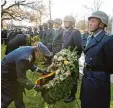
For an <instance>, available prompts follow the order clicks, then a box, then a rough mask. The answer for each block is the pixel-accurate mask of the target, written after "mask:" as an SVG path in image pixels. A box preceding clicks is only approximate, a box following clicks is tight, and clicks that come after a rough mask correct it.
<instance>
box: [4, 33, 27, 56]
mask: <svg viewBox="0 0 113 108" xmlns="http://www.w3.org/2000/svg"><path fill="white" fill-rule="evenodd" d="M26 40H27V37H26V35H24V34H17V35H16V36H14V37H13V38H12V39H10V41H9V42H8V44H7V47H6V52H5V54H6V55H7V54H8V53H10V52H11V51H13V50H15V49H17V48H19V46H25V45H26V44H27V43H26Z"/></svg>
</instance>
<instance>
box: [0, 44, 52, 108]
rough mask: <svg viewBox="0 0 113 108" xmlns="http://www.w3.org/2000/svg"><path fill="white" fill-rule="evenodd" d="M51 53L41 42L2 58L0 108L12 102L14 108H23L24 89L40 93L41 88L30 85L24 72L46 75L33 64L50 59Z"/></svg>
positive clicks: (4, 107) (5, 107)
mask: <svg viewBox="0 0 113 108" xmlns="http://www.w3.org/2000/svg"><path fill="white" fill-rule="evenodd" d="M51 56H52V53H51V52H50V51H49V50H48V48H47V47H46V46H45V45H43V44H42V43H41V42H38V43H37V46H25V47H21V48H18V49H16V50H14V51H12V52H11V53H9V54H8V55H6V56H5V57H4V59H3V60H2V62H1V108H7V107H8V105H9V104H10V103H11V102H12V101H14V103H15V107H16V108H25V105H24V102H23V91H24V88H26V89H28V90H30V89H35V90H36V91H40V90H42V89H43V87H40V86H39V85H36V84H34V83H32V82H31V81H30V80H29V79H28V78H27V77H26V71H27V70H28V69H31V70H32V71H37V72H41V73H44V74H46V73H47V72H46V71H45V70H42V69H40V68H38V67H37V66H35V65H34V64H35V62H36V61H38V62H40V61H43V60H45V57H51Z"/></svg>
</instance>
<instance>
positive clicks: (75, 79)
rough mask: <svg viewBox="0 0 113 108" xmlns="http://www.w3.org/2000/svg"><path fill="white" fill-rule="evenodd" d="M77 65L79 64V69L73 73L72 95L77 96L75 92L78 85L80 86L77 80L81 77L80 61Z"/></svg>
mask: <svg viewBox="0 0 113 108" xmlns="http://www.w3.org/2000/svg"><path fill="white" fill-rule="evenodd" d="M76 65H77V69H76V70H75V72H73V74H72V77H73V79H74V84H73V87H72V89H71V96H75V93H76V92H77V86H78V82H77V80H78V79H79V63H77V64H76Z"/></svg>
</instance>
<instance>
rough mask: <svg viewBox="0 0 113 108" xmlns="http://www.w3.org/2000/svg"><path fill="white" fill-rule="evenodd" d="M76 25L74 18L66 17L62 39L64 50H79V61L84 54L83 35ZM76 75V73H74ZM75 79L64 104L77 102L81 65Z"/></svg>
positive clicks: (74, 76)
mask: <svg viewBox="0 0 113 108" xmlns="http://www.w3.org/2000/svg"><path fill="white" fill-rule="evenodd" d="M74 24H75V19H74V17H73V16H70V15H67V16H65V17H64V26H65V30H64V32H63V39H62V49H63V48H68V47H69V46H71V48H75V47H76V50H77V52H78V53H77V54H78V59H79V57H80V56H81V53H82V42H81V41H82V40H81V33H80V31H79V30H77V29H74V28H73V25H74ZM74 73H76V72H74ZM72 76H73V79H74V80H75V82H74V85H73V88H72V90H71V93H70V94H69V96H68V97H66V98H65V100H64V102H66V103H69V102H71V101H74V100H75V93H76V92H77V79H78V77H79V63H78V72H77V73H76V74H73V75H72Z"/></svg>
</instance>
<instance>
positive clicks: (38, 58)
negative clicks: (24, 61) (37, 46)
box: [35, 52, 45, 62]
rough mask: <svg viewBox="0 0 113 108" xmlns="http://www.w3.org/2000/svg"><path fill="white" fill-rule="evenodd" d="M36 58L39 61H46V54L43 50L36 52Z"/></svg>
mask: <svg viewBox="0 0 113 108" xmlns="http://www.w3.org/2000/svg"><path fill="white" fill-rule="evenodd" d="M35 58H36V61H38V62H44V61H45V56H44V55H43V54H42V53H41V52H36V53H35Z"/></svg>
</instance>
